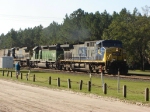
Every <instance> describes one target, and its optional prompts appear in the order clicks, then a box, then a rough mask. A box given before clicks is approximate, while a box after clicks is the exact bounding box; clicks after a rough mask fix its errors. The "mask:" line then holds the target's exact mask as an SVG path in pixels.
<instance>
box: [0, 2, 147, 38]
mask: <svg viewBox="0 0 150 112" xmlns="http://www.w3.org/2000/svg"><path fill="white" fill-rule="evenodd" d="M146 5H147V6H150V0H0V35H1V34H2V33H3V34H7V33H8V32H9V31H10V30H11V29H14V30H15V31H19V29H20V28H21V29H22V30H24V29H25V28H34V27H35V26H39V25H42V26H43V27H44V28H45V27H47V26H49V25H50V23H52V22H53V21H55V22H57V23H59V24H61V23H63V19H64V18H65V15H66V14H68V15H70V14H71V13H73V12H74V11H76V10H77V9H79V8H80V9H82V10H84V12H88V13H91V12H92V13H95V12H96V11H99V12H100V13H102V12H104V10H106V11H107V12H108V13H109V14H112V13H113V11H116V12H118V13H119V12H120V11H121V10H122V9H123V8H126V9H127V10H128V11H130V12H131V13H132V12H133V10H134V8H135V7H136V8H137V9H138V11H139V12H141V13H143V12H142V7H143V8H144V7H145V6H146Z"/></svg>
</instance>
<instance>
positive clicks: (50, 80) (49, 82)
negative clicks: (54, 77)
mask: <svg viewBox="0 0 150 112" xmlns="http://www.w3.org/2000/svg"><path fill="white" fill-rule="evenodd" d="M49 85H51V76H50V77H49Z"/></svg>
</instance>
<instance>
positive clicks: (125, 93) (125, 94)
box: [123, 85, 127, 98]
mask: <svg viewBox="0 0 150 112" xmlns="http://www.w3.org/2000/svg"><path fill="white" fill-rule="evenodd" d="M123 97H124V98H126V97H127V86H126V85H124V86H123Z"/></svg>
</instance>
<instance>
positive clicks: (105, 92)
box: [103, 83, 107, 94]
mask: <svg viewBox="0 0 150 112" xmlns="http://www.w3.org/2000/svg"><path fill="white" fill-rule="evenodd" d="M103 87H104V89H103V90H104V94H107V84H106V83H104V86H103Z"/></svg>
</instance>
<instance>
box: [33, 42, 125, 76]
mask: <svg viewBox="0 0 150 112" xmlns="http://www.w3.org/2000/svg"><path fill="white" fill-rule="evenodd" d="M30 64H31V66H32V67H44V68H49V69H52V68H54V69H59V70H69V71H70V70H71V71H88V72H91V73H92V72H97V73H99V72H105V73H108V74H117V73H118V71H119V72H120V74H127V73H128V66H127V62H126V52H125V50H124V49H123V46H122V42H121V41H119V40H96V41H85V42H84V43H78V44H62V45H61V44H55V45H50V46H36V47H35V48H33V56H32V58H31V60H30Z"/></svg>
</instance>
